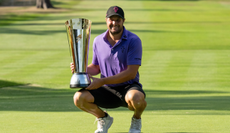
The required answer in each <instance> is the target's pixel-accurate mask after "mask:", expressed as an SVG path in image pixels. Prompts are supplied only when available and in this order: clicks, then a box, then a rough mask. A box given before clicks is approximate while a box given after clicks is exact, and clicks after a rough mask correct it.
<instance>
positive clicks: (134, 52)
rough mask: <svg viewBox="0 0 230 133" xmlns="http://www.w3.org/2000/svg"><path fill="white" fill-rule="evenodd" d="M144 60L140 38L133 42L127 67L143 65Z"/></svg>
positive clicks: (130, 46)
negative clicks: (142, 60)
mask: <svg viewBox="0 0 230 133" xmlns="http://www.w3.org/2000/svg"><path fill="white" fill-rule="evenodd" d="M141 59H142V43H141V40H140V38H139V37H137V38H136V39H133V40H131V42H130V45H129V48H128V55H127V65H141Z"/></svg>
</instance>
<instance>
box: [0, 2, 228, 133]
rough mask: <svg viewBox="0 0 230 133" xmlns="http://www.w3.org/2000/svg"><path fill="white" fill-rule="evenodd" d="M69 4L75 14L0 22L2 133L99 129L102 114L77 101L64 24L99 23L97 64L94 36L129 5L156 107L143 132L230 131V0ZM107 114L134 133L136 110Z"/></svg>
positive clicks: (117, 129)
mask: <svg viewBox="0 0 230 133" xmlns="http://www.w3.org/2000/svg"><path fill="white" fill-rule="evenodd" d="M55 2H56V4H57V5H58V4H59V5H58V6H61V5H62V4H63V3H60V2H61V1H55ZM64 5H65V7H66V8H70V9H71V11H68V12H65V13H59V14H46V15H45V16H43V15H41V14H37V17H35V18H33V17H31V18H30V19H27V18H21V17H18V19H17V20H16V19H15V20H14V22H13V23H9V24H7V25H0V123H1V124H0V132H4V133H11V132H17V133H31V132H35V133H41V132H42V133H50V132H54V133H59V132H60V133H63V132H69V133H72V132H77V133H91V132H94V130H95V129H96V123H95V124H93V123H94V120H95V118H94V117H93V116H92V115H89V114H87V113H85V112H83V111H80V110H79V109H77V108H76V107H75V106H74V104H73V102H72V97H73V95H74V93H75V91H77V90H76V89H69V81H70V78H71V73H70V69H69V63H70V61H71V60H70V55H69V49H68V44H67V37H66V32H65V26H64V23H65V21H66V20H68V19H71V18H77V17H84V18H88V19H90V20H92V21H93V24H92V34H91V40H90V54H89V63H90V62H91V59H92V42H93V39H94V37H96V36H97V35H99V34H100V33H102V32H104V31H105V30H106V25H105V13H106V10H107V8H108V7H109V6H111V5H120V6H122V8H123V9H124V10H125V17H126V22H125V26H126V29H128V30H130V31H132V32H134V33H136V34H137V35H138V36H139V37H140V38H141V40H142V43H143V60H142V66H141V67H140V74H141V82H142V84H143V87H144V90H145V91H146V94H147V98H146V100H147V102H148V106H147V108H146V111H145V112H144V114H143V116H142V119H143V129H142V132H143V133H182V132H183V133H198V132H203V133H210V132H211V133H229V132H230V129H229V123H230V106H229V105H230V90H229V88H230V37H229V35H230V18H229V17H228V16H230V3H229V2H227V1H218V0H216V1H211V0H210V1H209V0H207V1H201V0H200V1H199V0H187V1H186V0H183V1H182V0H181V1H179V0H178V1H174V0H154V1H150V0H143V1H139V0H132V1H131V0H125V1H112V0H110V1H102V0H95V1H90V0H85V1H81V2H79V3H77V4H76V5H75V4H74V5H73V3H72V5H71V6H70V4H68V3H66V4H64ZM29 15H30V14H29ZM2 20H3V21H2ZM7 20H8V19H1V22H3V23H4V22H6V21H7ZM18 20H19V21H18ZM20 20H23V21H20ZM107 111H108V112H109V114H110V115H111V116H113V117H114V123H113V125H112V127H111V128H110V130H109V132H111V133H121V132H123V133H124V132H127V131H128V129H129V124H130V119H131V116H132V112H131V111H128V110H127V109H126V108H118V109H109V110H107Z"/></svg>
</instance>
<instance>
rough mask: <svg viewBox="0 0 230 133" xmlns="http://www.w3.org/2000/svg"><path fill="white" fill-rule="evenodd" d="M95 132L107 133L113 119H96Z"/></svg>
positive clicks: (108, 117)
mask: <svg viewBox="0 0 230 133" xmlns="http://www.w3.org/2000/svg"><path fill="white" fill-rule="evenodd" d="M96 120H97V130H96V131H95V133H107V132H108V129H109V128H110V126H111V125H112V123H113V117H110V116H109V115H108V116H107V117H104V118H97V119H96Z"/></svg>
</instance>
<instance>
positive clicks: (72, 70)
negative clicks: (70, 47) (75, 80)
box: [70, 62, 74, 74]
mask: <svg viewBox="0 0 230 133" xmlns="http://www.w3.org/2000/svg"><path fill="white" fill-rule="evenodd" d="M70 69H71V73H72V74H73V73H74V65H73V62H71V63H70Z"/></svg>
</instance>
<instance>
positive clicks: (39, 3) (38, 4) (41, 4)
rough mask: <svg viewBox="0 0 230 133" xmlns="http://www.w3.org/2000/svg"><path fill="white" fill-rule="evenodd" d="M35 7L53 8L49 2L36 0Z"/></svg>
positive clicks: (48, 0)
mask: <svg viewBox="0 0 230 133" xmlns="http://www.w3.org/2000/svg"><path fill="white" fill-rule="evenodd" d="M36 7H37V8H43V9H47V8H54V7H53V5H52V4H51V2H50V0H36Z"/></svg>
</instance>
